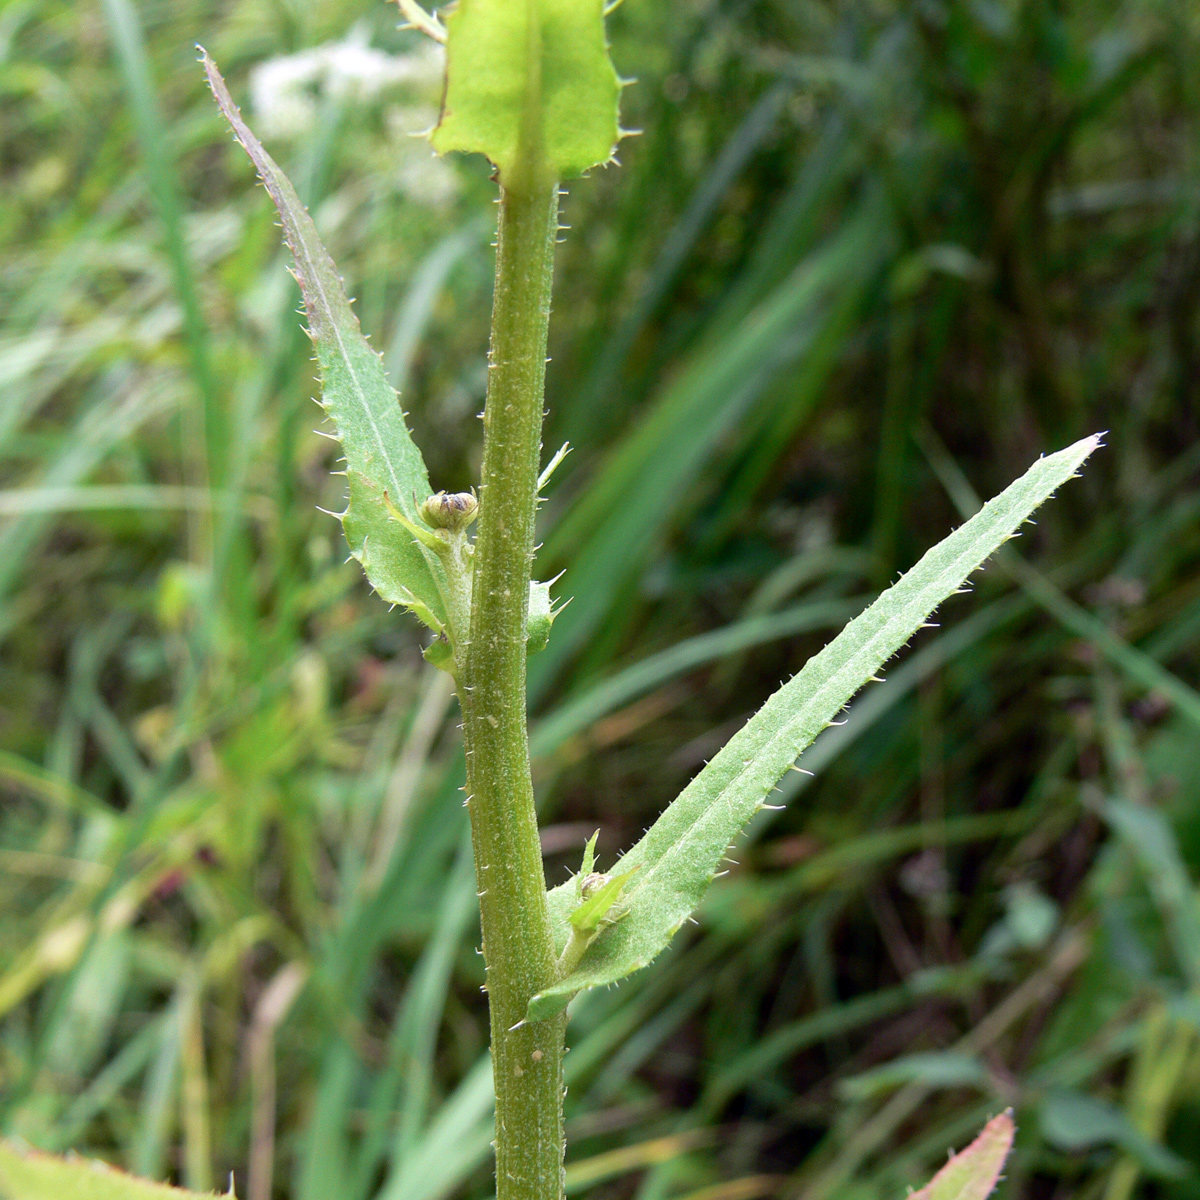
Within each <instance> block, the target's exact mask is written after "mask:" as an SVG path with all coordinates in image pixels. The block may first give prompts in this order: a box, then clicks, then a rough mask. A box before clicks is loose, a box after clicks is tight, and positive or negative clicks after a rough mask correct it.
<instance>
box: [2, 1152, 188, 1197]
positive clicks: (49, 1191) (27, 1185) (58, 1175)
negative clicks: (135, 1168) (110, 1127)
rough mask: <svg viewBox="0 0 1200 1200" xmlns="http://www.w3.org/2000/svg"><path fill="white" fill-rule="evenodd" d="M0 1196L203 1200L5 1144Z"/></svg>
mask: <svg viewBox="0 0 1200 1200" xmlns="http://www.w3.org/2000/svg"><path fill="white" fill-rule="evenodd" d="M0 1195H2V1196H4V1198H5V1200H201V1193H199V1192H185V1191H183V1189H181V1188H173V1187H168V1186H167V1185H166V1184H165V1183H152V1182H150V1180H148V1179H138V1178H137V1177H136V1176H134V1175H126V1174H125V1172H124V1171H118V1170H115V1169H114V1168H113V1167H110V1166H109V1165H108V1164H107V1163H102V1162H96V1161H94V1160H92V1159H87V1158H67V1159H64V1158H55V1157H54V1156H53V1155H51V1154H41V1153H39V1152H38V1151H36V1150H18V1149H16V1147H14V1146H13V1145H12V1144H11V1143H10V1142H6V1141H3V1140H0ZM207 1195H208V1196H210V1197H211V1193H208V1194H207Z"/></svg>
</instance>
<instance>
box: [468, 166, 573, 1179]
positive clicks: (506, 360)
mask: <svg viewBox="0 0 1200 1200" xmlns="http://www.w3.org/2000/svg"><path fill="white" fill-rule="evenodd" d="M527 178H528V177H527ZM557 229H558V186H557V184H552V185H544V186H532V185H531V186H528V187H513V188H510V189H505V188H503V187H502V188H501V193H500V223H499V234H498V237H497V249H496V294H495V302H494V309H493V313H492V345H491V361H490V364H489V366H490V372H489V379H488V394H487V406H486V410H485V412H484V441H483V478H482V484H481V493H480V514H479V533H478V537H477V539H476V542H475V567H474V582H473V584H472V601H471V634H470V642H469V644H468V645H467V647H466V650H465V653H464V654H463V656H462V657H463V660H464V661H462V662H461V663H460V674H459V681H458V682H459V689H458V691H459V699H460V702H461V704H462V710H463V735H464V739H465V743H466V753H467V796H468V800H467V807H468V809H469V811H470V814H471V835H472V841H473V844H474V848H475V872H476V881H477V885H478V891H479V907H480V913H481V918H482V925H483V953H484V961H485V963H486V966H487V989H488V1003H489V1006H490V1009H491V1025H492V1071H493V1074H494V1076H495V1081H496V1196H497V1200H559V1197H561V1196H562V1194H563V1192H562V1189H563V1177H562V1170H563V1168H562V1163H563V1125H562V1090H563V1082H562V1059H563V1035H564V1028H565V1018H561V1017H560V1018H558V1019H555V1020H552V1021H539V1022H537V1023H535V1024H532V1025H526V1024H523V1020H524V1016H525V1009H526V1005H527V1004H528V1002H529V999H530V997H531V996H532V995H533V994H534V993H535V992H538V991H540V990H541V989H542V988H544V987H546V986H547V985H548V984H549V983H551V982H552V981H553V980H554V979H555V973H556V964H555V953H554V943H553V938H552V937H551V931H550V916H549V911H548V909H547V905H546V882H545V875H544V873H543V871H542V854H541V845H540V842H539V839H538V827H537V816H536V814H535V812H534V807H533V783H532V779H531V777H530V770H529V740H528V732H527V727H526V702H525V636H526V634H525V624H526V616H527V612H528V607H529V577H530V564H531V560H532V558H533V539H534V509H535V506H536V502H537V475H538V462H539V458H540V455H541V427H542V405H543V393H544V386H545V373H546V328H547V323H548V320H549V314H550V283H551V275H552V271H553V254H554V241H555V237H556V236H557Z"/></svg>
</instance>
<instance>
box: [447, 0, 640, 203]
mask: <svg viewBox="0 0 1200 1200" xmlns="http://www.w3.org/2000/svg"><path fill="white" fill-rule="evenodd" d="M620 88H621V85H620V81H619V80H618V79H617V74H616V72H615V71H614V70H613V65H612V62H611V60H610V59H609V57H608V48H607V45H606V44H605V40H604V0H458V4H457V6H456V7H455V9H454V10H453V12H451V13H450V15H449V17H448V18H447V21H446V92H445V100H444V102H443V104H442V116H441V120H440V121H439V123H438V127H437V128H436V129H435V130H434V132H433V144H434V146H435V147H437V149H438V150H439V151H440V152H441V153H445V152H446V151H448V150H474V151H478V152H479V153H481V154H486V155H487V156H488V158H490V159H491V161H492V162H493V163H495V165H496V166H497V168H499V171H500V179H501V181H502V182H503V181H504V180H505V179H506V178H507V177H508V176H510V175H511V174H512V172H513V171H514V170H516V169H517V167H518V164H519V163H520V160H521V157H522V154H533V155H535V156H536V157H537V158H538V159H539V160H540V167H541V169H542V170H543V171H544V172H546V173H547V174H548V175H549V177H550V178H551V179H568V178H570V177H572V176H574V175H580V174H582V173H583V172H584V171H586V170H587V169H588V168H589V167H594V166H596V165H597V164H599V163H602V162H606V161H607V160H608V159H609V158H611V156H612V152H613V147H614V146H615V145H616V143H617V138H618V137H619V131H618V129H617V105H618V97H619V95H620Z"/></svg>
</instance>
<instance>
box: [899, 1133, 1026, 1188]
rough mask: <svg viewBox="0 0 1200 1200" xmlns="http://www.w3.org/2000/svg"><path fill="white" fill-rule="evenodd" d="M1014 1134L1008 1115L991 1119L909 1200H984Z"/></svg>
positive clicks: (1005, 1156) (1007, 1151)
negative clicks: (978, 1133) (969, 1142)
mask: <svg viewBox="0 0 1200 1200" xmlns="http://www.w3.org/2000/svg"><path fill="white" fill-rule="evenodd" d="M1015 1132H1016V1130H1015V1129H1014V1127H1013V1119H1012V1113H1011V1112H1002V1113H1001V1114H1000V1115H999V1116H998V1117H993V1118H992V1119H991V1120H990V1121H989V1122H988V1123H987V1125H985V1126H984V1129H983V1132H982V1133H981V1134H980V1135H979V1136H978V1137H977V1138H976V1139H975V1140H974V1141H973V1142H972V1143H971V1144H970V1145H969V1146H968V1147H967V1148H966V1149H965V1150H960V1151H959V1152H958V1153H957V1154H956V1155H955V1156H954V1157H953V1158H952V1159H951V1160H950V1161H949V1162H948V1163H947V1164H946V1165H945V1166H944V1167H943V1168H942V1169H941V1170H940V1171H939V1172H938V1173H937V1174H936V1175H935V1176H934V1177H933V1178H932V1179H931V1180H930V1181H929V1182H928V1183H927V1184H926V1185H925V1186H924V1187H923V1188H922V1189H921V1190H920V1191H919V1192H914V1193H913V1194H912V1197H911V1200H987V1197H988V1196H990V1195H991V1194H992V1192H993V1190H994V1189H995V1187H996V1181H997V1180H998V1179H999V1178H1000V1172H1001V1171H1002V1170H1003V1169H1004V1160H1005V1159H1006V1158H1008V1153H1009V1151H1010V1150H1011V1149H1012V1143H1013V1135H1014V1133H1015Z"/></svg>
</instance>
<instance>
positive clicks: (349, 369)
mask: <svg viewBox="0 0 1200 1200" xmlns="http://www.w3.org/2000/svg"><path fill="white" fill-rule="evenodd" d="M201 53H202V56H203V59H202V61H203V63H204V70H205V72H206V73H207V75H208V82H209V86H210V87H211V88H212V91H213V95H214V96H215V97H216V100H217V104H218V105H219V106H220V109H221V111H222V112H223V113H224V114H225V119H226V120H227V121H228V122H229V124H230V125H231V126H232V128H233V132H234V136H235V137H236V138H237V140H238V141H239V142H240V143H241V145H242V148H243V149H244V150H245V151H246V153H247V154H248V155H249V156H250V159H251V161H252V162H253V163H254V165H255V167H256V168H257V169H258V174H259V178H260V179H262V181H263V184H264V186H265V187H266V189H267V192H268V193H269V194H270V196H271V199H272V200H273V201H274V203H275V207H276V208H277V209H278V210H279V216H280V219H281V220H282V222H283V232H284V237H285V238H286V239H287V244H288V246H289V248H290V249H291V251H292V257H293V258H294V260H295V264H296V279H297V280H298V281H299V284H300V290H301V292H302V293H303V295H304V308H305V311H306V313H307V315H308V324H309V334H310V336H311V337H312V340H313V344H314V346H315V347H316V352H317V362H318V364H319V366H320V371H321V394H322V395H321V404H322V407H323V408H324V409H325V412H326V413H327V414H328V416H329V418H330V420H331V421H332V422H333V425H334V431H335V436H336V437H337V439H338V440H339V441H340V442H341V443H342V449H343V450H344V452H345V456H346V477H347V480H348V483H349V497H348V503H347V505H346V511H345V512H344V513H342V514H341V520H342V526H343V528H344V529H345V531H346V540H347V542H349V544H350V553H351V554H353V555H354V557H355V558H356V559H358V561H359V562H360V563H361V564H362V567H363V570H364V571H365V572H366V574H367V578H368V579H369V580H370V581H371V585H372V586H373V587H374V588H375V590H376V591H377V592H378V593H379V594H380V595H381V596H382V597H383V598H384V599H385V600H387V601H389V602H391V603H392V604H401V605H403V606H404V607H405V608H408V609H411V610H412V611H413V612H414V613H415V614H416V615H417V616H418V617H419V618H420V619H421V620H422V621H424V623H425V624H426V625H428V626H429V627H430V628H431V629H434V630H436V631H440V630H441V629H443V628H444V626H445V624H446V604H445V600H444V598H443V597H444V595H445V588H446V579H445V571H444V569H443V567H442V564H441V562H440V561H439V560H438V557H437V555H436V554H434V553H433V552H432V551H430V550H427V549H426V548H425V547H424V546H422V545H421V544H420V543H419V542H418V540H417V539H416V538H414V537H413V535H412V534H411V533H410V532H409V531H408V530H407V529H406V528H405V527H404V526H403V525H402V524H401V523H400V522H397V521H395V520H393V519H392V517H391V515H390V514H389V512H388V500H390V501H391V503H392V505H394V506H395V507H396V508H397V509H398V510H399V511H400V512H402V513H403V514H404V516H405V517H406V518H408V520H409V521H410V522H413V523H414V524H416V523H419V521H420V516H419V512H418V510H419V508H420V505H421V503H422V502H423V501H424V500H425V498H426V497H427V496H429V495H430V494H431V492H432V489H431V488H430V486H429V475H428V472H427V471H426V469H425V463H424V460H423V459H422V458H421V452H420V451H419V450H418V449H417V447H416V445H415V444H414V443H413V440H412V438H411V437H410V436H409V432H408V427H407V426H406V425H405V423H404V413H403V411H402V410H401V408H400V402H399V397H398V396H397V395H396V392H395V389H393V387H392V386H391V384H390V383H388V381H387V376H386V374H385V373H384V369H383V362H382V361H381V359H380V357H379V355H378V354H377V353H376V352H375V351H374V350H373V349H372V348H371V346H370V344H369V343H368V342H367V339H366V338H365V337H363V334H362V330H361V329H360V328H359V325H358V318H357V317H356V316H355V315H354V312H353V310H352V309H351V308H350V302H349V301H348V300H347V299H346V292H345V289H344V288H343V287H342V280H341V277H340V276H339V275H338V272H337V268H336V267H335V266H334V264H333V260H332V259H331V258H330V257H329V254H328V252H327V251H326V249H325V247H324V246H323V245H322V244H321V239H320V238H319V237H318V236H317V229H316V226H315V225H314V224H313V222H312V218H311V217H310V216H309V215H308V213H307V212H306V211H305V208H304V205H303V204H301V203H300V198H299V197H298V196H297V195H296V191H295V189H294V188H293V187H292V185H291V183H290V182H289V180H288V178H287V176H286V175H284V173H283V172H282V171H281V170H280V169H279V167H278V166H277V165H276V164H275V161H274V160H273V159H272V158H271V156H270V155H269V154H268V153H267V152H266V150H264V149H263V147H262V145H261V143H260V142H259V141H258V139H257V138H256V137H255V136H254V134H252V133H251V132H250V130H249V129H248V128H247V126H246V123H245V122H244V121H243V120H242V117H241V113H240V112H239V111H238V108H237V105H235V104H234V102H233V100H232V98H231V97H230V95H229V91H228V89H227V88H226V86H225V81H224V79H222V78H221V75H220V72H219V71H218V70H217V68H216V66H215V64H214V63H213V61H212V59H210V58H209V57H208V54H207V53H206V52H204V51H201Z"/></svg>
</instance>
